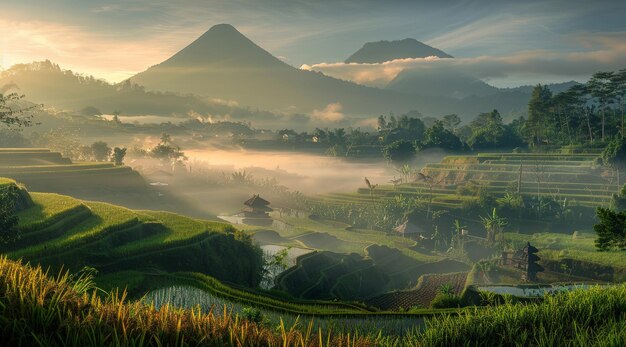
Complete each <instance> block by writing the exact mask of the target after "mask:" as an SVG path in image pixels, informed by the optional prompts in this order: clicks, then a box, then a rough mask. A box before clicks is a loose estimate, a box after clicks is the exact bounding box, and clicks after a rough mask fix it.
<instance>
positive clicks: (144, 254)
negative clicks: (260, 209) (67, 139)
mask: <svg viewBox="0 0 626 347" xmlns="http://www.w3.org/2000/svg"><path fill="white" fill-rule="evenodd" d="M1 182H7V183H6V184H14V183H11V181H9V180H3V181H1ZM30 197H31V199H32V204H31V205H30V206H28V207H27V208H25V209H23V210H21V211H20V212H19V213H18V217H19V220H20V224H19V227H20V229H21V238H20V239H19V240H17V242H15V243H13V244H11V245H8V246H7V245H4V246H2V249H1V251H2V252H3V253H6V254H7V255H8V256H9V257H10V258H13V259H18V258H22V259H24V260H25V261H29V262H31V263H39V264H42V265H43V266H46V267H48V266H49V267H51V268H52V269H53V271H58V270H60V269H61V268H63V269H69V270H70V271H78V270H80V269H81V268H83V267H84V266H90V267H94V268H96V269H98V271H100V272H101V273H102V274H112V273H116V272H119V271H125V270H129V269H133V270H142V269H143V270H149V271H159V272H164V273H165V272H175V271H191V272H199V273H204V274H207V275H211V276H213V277H215V278H218V279H220V280H224V281H228V282H231V283H239V284H241V285H255V284H256V283H257V281H258V280H259V278H258V276H259V275H258V272H257V268H258V267H259V266H260V265H262V264H261V263H262V261H261V255H260V253H259V252H257V251H256V250H254V249H253V248H252V247H251V246H250V245H249V244H247V243H245V242H239V241H236V240H235V238H234V236H233V231H234V229H233V228H232V227H231V226H230V225H228V224H224V223H217V222H209V221H202V220H194V219H190V218H187V217H183V216H180V215H177V214H174V213H167V212H153V211H134V210H130V209H126V208H123V207H119V206H115V205H110V204H107V203H101V202H89V201H82V200H78V199H75V198H71V197H68V196H63V195H58V194H53V193H30Z"/></svg>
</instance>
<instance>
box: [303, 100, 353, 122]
mask: <svg viewBox="0 0 626 347" xmlns="http://www.w3.org/2000/svg"><path fill="white" fill-rule="evenodd" d="M342 109H343V106H341V103H339V102H335V103H331V104H328V105H326V107H324V109H322V110H313V112H312V113H311V120H314V121H318V122H328V123H336V122H340V121H342V120H343V119H344V118H345V116H344V114H343V113H342V112H341V110H342Z"/></svg>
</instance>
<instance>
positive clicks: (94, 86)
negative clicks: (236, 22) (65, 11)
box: [0, 60, 278, 121]
mask: <svg viewBox="0 0 626 347" xmlns="http://www.w3.org/2000/svg"><path fill="white" fill-rule="evenodd" d="M0 86H6V87H7V88H9V89H8V91H9V92H13V91H15V92H19V93H20V94H25V95H26V98H27V100H29V101H32V102H35V103H41V104H43V105H44V106H46V107H50V106H53V107H55V108H57V109H61V110H69V111H79V112H81V111H84V110H86V109H91V110H93V111H92V112H91V114H98V113H99V112H102V113H104V114H111V113H112V112H114V111H116V110H119V111H120V112H122V113H123V114H124V115H128V116H132V115H146V114H148V115H157V116H171V115H179V116H186V115H187V114H188V113H189V112H190V111H195V112H198V113H200V114H211V115H212V116H213V117H217V118H219V117H220V116H226V115H228V117H229V118H231V119H233V120H249V119H251V118H255V119H257V120H259V119H263V120H267V121H269V120H272V119H275V118H278V116H277V115H274V114H271V113H270V112H263V111H255V110H248V109H245V108H242V107H237V106H233V105H228V104H227V103H224V102H221V101H215V100H213V101H212V100H209V99H207V98H200V97H197V96H194V95H190V94H186V95H181V94H176V93H172V92H150V91H146V90H145V88H144V87H142V86H139V85H136V84H132V83H130V82H129V81H125V82H122V83H119V84H116V85H113V84H110V83H107V82H106V81H103V80H99V79H97V78H94V77H93V76H84V75H82V74H79V73H75V72H72V71H71V70H64V69H62V68H61V67H59V65H57V64H55V63H53V62H50V61H48V60H46V61H40V62H34V63H29V64H17V65H14V66H12V67H11V68H9V69H7V70H5V71H0Z"/></svg>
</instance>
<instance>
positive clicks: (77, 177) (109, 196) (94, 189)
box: [0, 148, 207, 217]
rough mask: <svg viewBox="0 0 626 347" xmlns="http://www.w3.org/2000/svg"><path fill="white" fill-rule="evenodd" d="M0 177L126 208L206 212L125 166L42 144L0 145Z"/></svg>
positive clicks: (33, 189) (33, 188)
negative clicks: (73, 156) (66, 153)
mask: <svg viewBox="0 0 626 347" xmlns="http://www.w3.org/2000/svg"><path fill="white" fill-rule="evenodd" d="M0 177H8V178H12V179H14V180H16V181H18V182H20V183H24V184H25V185H26V186H27V187H28V189H30V190H32V191H38V192H47V193H58V194H65V195H70V196H74V197H77V198H79V199H86V200H97V201H103V202H108V203H113V204H117V205H122V206H126V207H129V208H140V209H159V210H168V211H174V212H178V213H185V214H189V215H194V216H200V215H201V216H205V217H206V216H207V214H206V213H203V212H200V211H198V210H196V209H194V208H193V207H191V206H189V204H188V203H185V202H184V201H181V200H180V199H178V198H176V197H174V196H172V195H171V194H167V196H160V195H159V192H157V191H155V190H154V189H152V188H151V186H150V185H149V184H148V182H146V180H145V179H144V178H143V177H142V176H141V175H140V174H139V173H138V172H137V171H134V170H133V169H131V168H130V167H128V166H125V165H122V166H115V165H114V164H113V163H109V162H76V163H73V162H72V161H71V160H70V159H68V158H65V157H63V156H62V155H61V154H60V153H58V152H52V151H50V150H49V149H45V148H0ZM166 193H167V192H166ZM161 194H163V193H161Z"/></svg>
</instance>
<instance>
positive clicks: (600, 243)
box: [593, 207, 626, 251]
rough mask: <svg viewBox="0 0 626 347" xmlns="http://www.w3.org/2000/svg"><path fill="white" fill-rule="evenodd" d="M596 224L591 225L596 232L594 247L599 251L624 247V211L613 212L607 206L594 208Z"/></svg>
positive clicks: (625, 229)
mask: <svg viewBox="0 0 626 347" xmlns="http://www.w3.org/2000/svg"><path fill="white" fill-rule="evenodd" d="M596 215H597V217H598V221H599V222H598V224H596V225H594V226H593V230H594V231H595V232H596V236H597V237H596V240H595V244H596V248H598V250H599V251H608V250H611V249H620V250H624V249H626V211H621V212H615V211H613V210H611V209H608V208H602V207H598V209H597V210H596Z"/></svg>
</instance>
